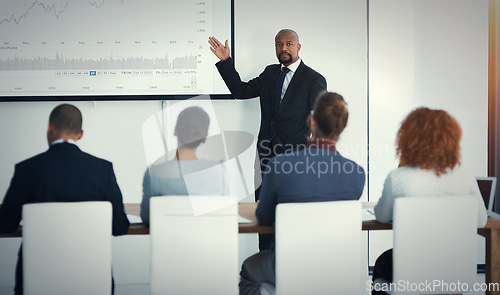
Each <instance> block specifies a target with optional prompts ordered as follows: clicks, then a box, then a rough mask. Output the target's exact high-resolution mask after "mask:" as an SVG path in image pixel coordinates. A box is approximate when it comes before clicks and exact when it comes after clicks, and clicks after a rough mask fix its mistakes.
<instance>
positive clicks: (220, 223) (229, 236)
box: [150, 196, 239, 295]
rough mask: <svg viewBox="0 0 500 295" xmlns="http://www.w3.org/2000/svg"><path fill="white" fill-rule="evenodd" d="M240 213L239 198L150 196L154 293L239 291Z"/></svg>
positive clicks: (206, 294) (221, 293)
mask: <svg viewBox="0 0 500 295" xmlns="http://www.w3.org/2000/svg"><path fill="white" fill-rule="evenodd" d="M237 216H238V201H237V199H236V198H235V197H230V196H163V197H153V198H151V200H150V237H151V293H152V294H153V295H157V294H175V295H182V294H186V295H188V294H189V295H190V294H204V295H210V294H213V295H233V294H234V295H236V294H238V279H239V265H238V220H237Z"/></svg>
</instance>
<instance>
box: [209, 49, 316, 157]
mask: <svg viewBox="0 0 500 295" xmlns="http://www.w3.org/2000/svg"><path fill="white" fill-rule="evenodd" d="M216 66H217V69H218V70H219V73H220V74H221V76H222V79H224V82H225V83H226V85H227V87H228V88H229V90H230V91H231V93H232V95H233V96H234V97H235V98H240V99H245V98H252V97H257V96H259V97H260V108H261V124H260V131H259V142H261V141H263V140H269V141H272V145H274V146H281V147H284V149H282V148H280V147H278V148H277V149H276V150H277V151H278V153H282V152H284V150H285V149H286V148H287V147H291V146H297V145H300V144H306V142H307V141H306V138H307V137H308V136H309V134H310V130H309V127H308V126H307V122H306V121H307V117H308V115H309V114H310V112H311V110H312V108H313V105H314V102H315V100H316V98H317V97H318V95H319V94H320V93H321V92H322V91H324V90H326V80H325V78H324V77H323V76H322V75H321V74H319V73H318V72H316V71H314V70H313V69H311V68H310V67H308V66H306V65H305V64H304V62H302V61H301V63H300V65H299V66H298V68H297V71H296V72H295V73H294V75H293V78H292V80H291V81H290V84H289V85H288V88H287V91H286V93H285V96H284V97H283V100H282V101H281V105H280V107H279V110H278V112H277V113H276V112H275V110H274V88H275V86H276V81H277V80H278V76H279V74H280V71H281V65H279V64H274V65H269V66H267V67H266V69H265V70H264V71H263V72H262V73H261V74H260V75H259V76H258V77H256V78H254V79H252V80H250V81H248V82H242V81H241V78H240V75H239V74H238V72H237V71H236V69H235V68H234V61H233V59H231V58H229V59H227V60H225V61H219V62H218V63H217V64H216Z"/></svg>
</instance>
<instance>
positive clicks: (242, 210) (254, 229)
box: [125, 202, 500, 235]
mask: <svg viewBox="0 0 500 295" xmlns="http://www.w3.org/2000/svg"><path fill="white" fill-rule="evenodd" d="M374 205H375V203H373V202H363V209H366V208H373V206H374ZM256 207H257V203H239V204H238V213H239V214H240V216H242V217H245V218H247V219H249V220H251V221H252V222H250V223H240V224H239V226H238V228H239V233H261V234H270V233H274V226H263V225H259V224H258V223H257V218H256V217H255V208H256ZM125 211H126V212H127V214H130V215H134V216H139V213H140V206H139V204H138V203H126V204H125ZM491 228H500V215H498V214H496V215H495V216H490V217H488V223H487V224H486V226H485V227H484V229H479V234H482V232H484V231H488V229H491ZM362 229H363V230H389V229H392V223H380V222H378V221H376V220H365V221H363V225H362ZM128 234H132V235H134V234H136V235H139V234H149V227H148V226H147V225H146V224H143V223H132V224H130V228H129V231H128Z"/></svg>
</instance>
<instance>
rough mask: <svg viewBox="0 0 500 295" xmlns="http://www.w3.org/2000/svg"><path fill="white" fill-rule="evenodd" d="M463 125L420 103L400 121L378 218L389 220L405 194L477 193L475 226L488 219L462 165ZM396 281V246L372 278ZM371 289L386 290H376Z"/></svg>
mask: <svg viewBox="0 0 500 295" xmlns="http://www.w3.org/2000/svg"><path fill="white" fill-rule="evenodd" d="M461 137H462V130H461V128H460V124H459V123H458V122H457V121H456V120H455V119H454V118H453V117H452V116H450V115H449V114H448V113H447V112H445V111H443V110H433V109H429V108H425V107H421V108H418V109H415V110H414V111H412V112H411V113H410V114H409V115H408V116H407V117H406V118H405V119H404V120H403V122H402V123H401V127H400V128H399V131H398V134H397V139H396V154H397V156H398V157H399V160H400V161H399V167H398V168H397V169H395V170H393V171H391V172H390V173H389V175H388V176H387V178H386V180H385V183H384V188H383V191H382V196H381V197H380V199H379V201H378V203H377V205H376V206H375V217H376V218H377V220H378V221H379V222H391V221H392V218H393V211H394V200H395V199H396V198H407V197H436V198H438V197H442V196H456V195H461V196H464V195H470V196H471V197H474V198H477V202H478V214H477V217H478V219H477V225H478V227H483V226H484V225H485V224H486V221H487V214H486V208H485V206H484V202H483V199H482V197H481V194H480V192H479V188H478V186H477V182H476V179H475V177H474V175H473V174H471V172H469V171H468V170H467V169H465V168H463V167H462V166H461V165H460V139H461ZM377 278H383V279H385V280H386V281H389V282H392V249H390V250H387V251H386V252H384V253H382V255H380V256H379V257H378V259H377V261H376V262H375V266H374V269H373V281H374V280H375V279H377ZM372 294H386V293H385V292H380V291H375V290H374V291H372Z"/></svg>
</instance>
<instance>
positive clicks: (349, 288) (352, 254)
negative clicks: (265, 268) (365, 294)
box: [276, 201, 362, 295]
mask: <svg viewBox="0 0 500 295" xmlns="http://www.w3.org/2000/svg"><path fill="white" fill-rule="evenodd" d="M361 223H362V220H361V202H359V201H333V202H314V203H286V204H279V205H278V206H277V209H276V292H277V294H278V295H280V294H286V295H294V294H297V295H303V294H309V295H312V294H343V295H349V294H353V295H358V294H360V292H361V284H360V277H361V269H360V267H361V261H360V259H361Z"/></svg>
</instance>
